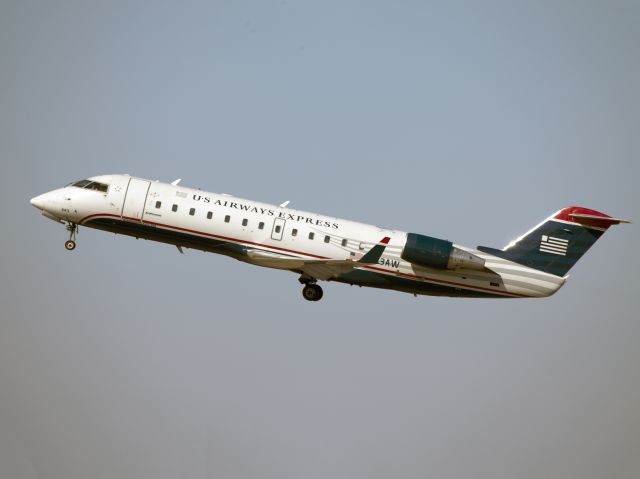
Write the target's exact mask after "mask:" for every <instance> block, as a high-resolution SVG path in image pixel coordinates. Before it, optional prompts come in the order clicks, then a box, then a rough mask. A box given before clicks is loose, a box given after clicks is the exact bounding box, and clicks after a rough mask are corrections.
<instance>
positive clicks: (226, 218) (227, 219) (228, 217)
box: [224, 215, 231, 223]
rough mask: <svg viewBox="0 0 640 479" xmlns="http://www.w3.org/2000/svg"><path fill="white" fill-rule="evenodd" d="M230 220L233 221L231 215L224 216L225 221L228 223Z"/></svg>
mask: <svg viewBox="0 0 640 479" xmlns="http://www.w3.org/2000/svg"><path fill="white" fill-rule="evenodd" d="M229 221H231V216H229V215H227V216H225V217H224V222H225V223H228V222H229Z"/></svg>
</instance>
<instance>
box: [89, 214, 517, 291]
mask: <svg viewBox="0 0 640 479" xmlns="http://www.w3.org/2000/svg"><path fill="white" fill-rule="evenodd" d="M98 217H101V218H104V217H107V218H117V219H122V220H127V221H131V222H134V223H140V224H149V225H153V226H158V227H161V228H166V229H173V230H177V231H183V232H185V233H191V234H195V235H199V236H208V237H210V238H216V239H222V240H225V241H229V242H233V243H238V244H243V245H246V244H248V245H252V246H260V247H262V248H269V249H274V250H278V251H284V252H287V253H294V254H298V255H303V256H309V257H312V258H315V259H333V258H329V257H327V256H319V255H316V254H312V253H305V252H303V251H296V250H291V249H287V248H280V247H278V246H271V245H267V244H264V243H254V242H252V241H246V240H241V239H237V238H231V237H228V236H220V235H215V234H212V233H207V232H204V231H197V230H192V229H188V228H181V227H180V226H173V225H168V224H164V223H156V222H155V221H146V220H145V221H142V220H140V219H138V218H131V217H128V216H119V215H113V214H109V213H98V214H94V215H89V216H86V217H84V218H82V219H81V220H80V221H79V222H78V224H84V223H86V222H87V221H89V220H91V219H94V218H98ZM385 239H387V242H386V243H385V244H387V243H388V242H389V240H390V238H387V237H385V238H384V239H383V241H384V240H385ZM360 267H361V268H365V269H369V270H373V271H379V272H382V273H386V274H390V275H392V276H401V277H405V278H409V279H413V280H416V279H418V280H422V281H426V282H430V283H435V284H444V285H447V286H454V287H456V288H461V289H468V290H471V291H488V292H490V293H493V294H495V295H498V296H509V297H515V298H527V297H528V296H527V295H524V294H516V293H507V292H504V291H498V290H495V289H491V288H483V287H482V286H469V285H466V284H463V283H456V282H454V281H445V280H441V279H434V278H427V277H426V276H417V275H414V274H409V273H401V272H400V271H392V270H388V269H384V268H379V267H377V266H370V265H362V266H360Z"/></svg>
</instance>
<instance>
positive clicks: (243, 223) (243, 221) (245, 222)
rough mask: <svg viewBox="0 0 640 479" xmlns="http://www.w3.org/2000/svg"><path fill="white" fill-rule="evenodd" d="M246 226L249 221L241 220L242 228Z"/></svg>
mask: <svg viewBox="0 0 640 479" xmlns="http://www.w3.org/2000/svg"><path fill="white" fill-rule="evenodd" d="M247 224H249V220H247V218H245V219H243V220H242V226H247Z"/></svg>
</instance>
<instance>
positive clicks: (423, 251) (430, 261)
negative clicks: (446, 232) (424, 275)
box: [400, 233, 484, 269]
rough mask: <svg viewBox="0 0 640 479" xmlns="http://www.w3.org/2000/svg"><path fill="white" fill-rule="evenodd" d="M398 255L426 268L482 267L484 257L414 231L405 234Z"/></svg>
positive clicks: (449, 242)
mask: <svg viewBox="0 0 640 479" xmlns="http://www.w3.org/2000/svg"><path fill="white" fill-rule="evenodd" d="M400 257H401V258H402V259H403V260H405V261H409V262H410V263H414V264H418V265H420V266H425V267H427V268H437V269H457V268H460V269H483V268H484V259H482V258H480V257H479V256H476V255H474V254H471V253H468V252H466V251H464V250H461V249H460V248H456V247H455V246H453V243H452V242H451V241H447V240H443V239H438V238H432V237H431V236H424V235H419V234H416V233H408V234H407V243H406V244H405V246H404V249H403V250H402V254H401V255H400Z"/></svg>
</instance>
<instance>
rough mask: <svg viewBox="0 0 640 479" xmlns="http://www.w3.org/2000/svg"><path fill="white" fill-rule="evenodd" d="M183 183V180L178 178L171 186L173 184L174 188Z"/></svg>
mask: <svg viewBox="0 0 640 479" xmlns="http://www.w3.org/2000/svg"><path fill="white" fill-rule="evenodd" d="M181 181H182V178H178V179H177V180H174V181H172V182H171V184H172V185H173V186H177V185H178V183H180V182H181Z"/></svg>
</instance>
